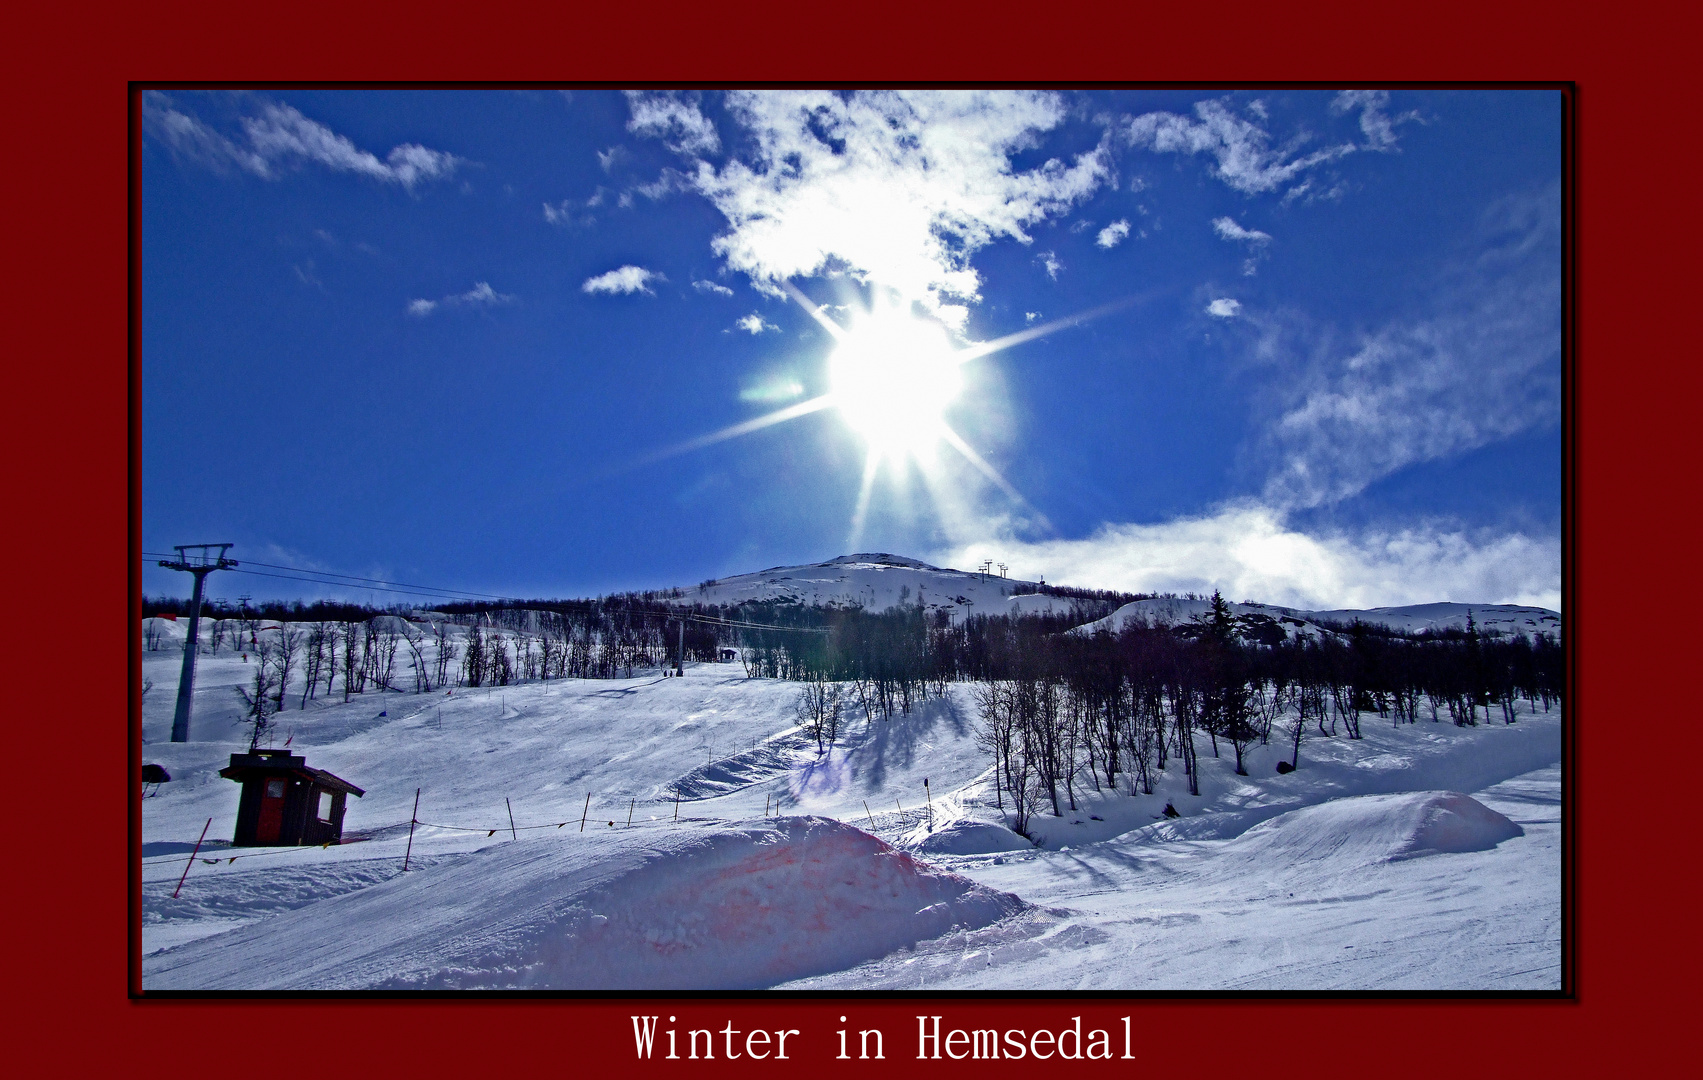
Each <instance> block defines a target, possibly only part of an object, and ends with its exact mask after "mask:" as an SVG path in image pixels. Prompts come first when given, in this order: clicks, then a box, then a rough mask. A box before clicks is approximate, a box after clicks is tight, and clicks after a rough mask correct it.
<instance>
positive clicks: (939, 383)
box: [634, 282, 1141, 539]
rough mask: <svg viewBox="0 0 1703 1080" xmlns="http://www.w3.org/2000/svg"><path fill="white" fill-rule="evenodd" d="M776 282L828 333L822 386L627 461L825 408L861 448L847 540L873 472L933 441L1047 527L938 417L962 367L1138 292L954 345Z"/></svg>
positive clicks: (928, 448) (878, 312)
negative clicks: (831, 307) (845, 321)
mask: <svg viewBox="0 0 1703 1080" xmlns="http://www.w3.org/2000/svg"><path fill="white" fill-rule="evenodd" d="M781 287H782V288H783V289H784V290H785V291H786V292H787V294H788V295H789V296H791V297H792V298H793V300H795V301H796V302H797V303H798V305H799V307H801V308H803V309H804V311H805V312H806V313H807V314H808V315H809V316H810V317H811V318H812V319H813V320H815V321H816V323H817V324H818V325H820V326H821V327H822V328H823V329H824V330H826V331H827V332H828V334H829V336H830V337H832V338H833V339H834V349H833V352H832V353H830V354H829V357H828V379H829V387H830V388H829V390H828V392H827V393H825V394H821V395H819V396H817V397H814V398H810V399H809V400H807V401H801V402H798V403H796V404H793V405H788V406H786V407H785V408H780V409H776V410H774V411H772V412H768V413H765V414H763V415H762V416H758V417H754V418H752V419H750V420H745V421H742V422H740V423H737V424H730V425H729V426H727V427H724V428H721V429H720V430H718V431H713V432H710V433H709V434H707V435H700V436H698V437H697V438H694V439H688V440H686V441H685V442H681V443H676V444H674V445H673V446H669V447H665V448H663V449H661V450H658V451H656V452H655V453H652V454H649V455H647V456H645V457H644V458H642V459H640V460H639V461H637V462H635V463H634V464H635V465H639V464H648V463H651V462H655V461H660V460H662V459H664V458H669V457H674V456H676V455H678V454H684V453H687V452H689V451H692V450H699V449H702V448H704V447H707V446H713V445H715V444H716V443H720V442H726V441H727V440H729V439H735V438H738V437H740V436H743V435H749V434H751V433H753V432H757V431H761V430H763V429H765V428H770V427H773V426H775V425H776V424H782V423H785V422H786V421H788V420H796V419H798V418H799V417H802V416H808V415H810V414H812V413H816V412H821V411H823V410H826V409H832V410H834V411H835V412H837V413H839V415H840V418H841V419H842V420H843V421H844V423H845V424H846V426H847V427H848V428H849V429H850V430H851V431H852V432H853V433H854V434H855V435H857V436H858V438H859V439H861V440H862V441H863V443H864V447H865V457H864V467H863V475H862V479H861V482H860V483H859V485H858V494H857V504H856V508H855V509H854V510H853V513H852V522H851V535H852V537H853V538H854V539H856V538H857V537H858V536H860V535H861V533H862V532H863V527H864V522H865V521H866V519H867V517H868V514H869V505H870V501H871V498H872V496H873V493H874V488H875V481H876V479H877V477H878V475H879V474H880V472H881V470H882V468H883V467H884V466H885V467H886V468H888V469H889V470H890V473H891V474H892V475H893V476H894V477H895V479H896V480H897V479H902V478H903V474H904V472H905V471H906V470H908V469H909V468H910V467H912V466H917V467H919V468H925V467H932V466H936V465H938V457H937V455H936V453H935V451H936V450H937V449H938V448H939V447H940V446H942V445H945V446H949V447H951V448H952V450H953V451H954V452H955V453H957V454H958V456H960V457H962V458H963V459H964V461H966V462H967V463H968V464H969V465H970V467H971V468H973V469H974V470H975V471H976V472H977V473H979V474H980V475H982V476H983V477H985V478H986V479H987V480H988V481H989V482H991V483H992V484H993V485H994V486H995V487H997V488H998V489H999V490H1000V491H1001V492H1002V493H1004V494H1005V496H1006V497H1007V498H1009V499H1010V500H1011V501H1012V502H1014V503H1015V504H1017V505H1018V506H1020V507H1022V508H1023V510H1024V511H1025V512H1027V513H1028V514H1030V515H1032V516H1033V517H1034V518H1035V520H1036V521H1037V522H1038V523H1039V524H1041V525H1042V526H1043V527H1044V528H1047V529H1048V530H1051V528H1052V524H1051V522H1049V521H1048V520H1047V519H1046V516H1045V515H1044V514H1042V513H1041V512H1040V511H1039V510H1038V509H1037V508H1036V507H1035V506H1034V505H1033V504H1032V503H1030V502H1029V500H1028V499H1026V498H1024V497H1023V494H1022V493H1021V492H1019V491H1018V490H1017V489H1016V487H1014V486H1013V485H1012V484H1011V482H1010V481H1008V480H1007V479H1006V478H1005V477H1004V476H1002V475H1001V474H1000V472H999V470H997V469H995V468H994V467H993V465H992V464H990V463H989V462H988V461H987V459H985V458H984V457H982V456H981V454H979V453H977V452H976V450H975V449H974V448H973V447H971V446H970V444H969V443H968V442H966V441H965V440H964V438H963V436H961V435H960V434H958V432H957V431H955V430H954V429H953V428H952V426H951V424H950V423H948V422H947V419H946V413H947V411H948V410H949V409H950V408H951V407H952V406H953V404H954V403H955V402H956V401H957V399H958V397H959V395H960V394H961V393H962V392H963V390H964V388H965V377H964V365H966V364H968V363H970V362H971V361H974V360H978V359H981V358H982V357H985V356H989V355H992V354H993V353H996V352H999V351H1000V350H1003V349H1008V348H1010V347H1012V346H1014V345H1019V344H1022V343H1024V342H1027V341H1033V340H1035V339H1036V338H1041V337H1045V336H1046V335H1048V334H1051V333H1054V332H1056V331H1059V330H1063V329H1066V328H1068V327H1072V326H1077V325H1080V324H1081V323H1084V322H1087V321H1088V320H1090V319H1094V318H1098V317H1100V316H1102V315H1105V314H1108V313H1110V312H1112V311H1116V310H1118V309H1120V308H1124V307H1128V306H1130V305H1131V304H1134V303H1137V302H1138V301H1139V300H1140V299H1141V297H1129V298H1126V299H1123V300H1119V301H1116V302H1114V303H1110V304H1105V305H1102V306H1100V307H1097V308H1093V309H1091V310H1088V311H1084V312H1081V313H1079V314H1076V315H1071V316H1068V317H1066V318H1063V319H1056V320H1053V321H1052V322H1048V323H1043V324H1042V325H1040V326H1034V327H1029V328H1027V329H1024V330H1020V331H1018V332H1016V333H1014V334H1008V335H1006V336H1004V337H1001V338H997V339H995V340H993V341H987V342H978V343H975V344H972V345H968V346H965V347H963V348H959V347H956V346H954V345H953V343H952V341H951V338H950V337H949V336H948V333H947V330H946V327H945V326H943V325H941V324H940V323H939V322H937V321H935V320H932V319H926V318H918V317H916V316H915V315H913V314H912V313H911V310H910V305H909V304H907V303H904V302H903V301H902V300H899V299H897V298H894V299H892V300H891V301H890V302H888V303H885V304H882V303H880V302H877V303H875V304H872V305H871V307H870V308H869V309H868V310H867V311H863V312H859V313H858V314H857V315H856V316H854V318H853V320H852V322H851V325H849V326H845V325H841V324H840V323H839V322H837V321H836V320H835V319H834V318H832V317H831V316H830V315H829V314H828V310H827V309H826V308H825V307H824V305H821V304H818V303H815V302H814V301H812V300H811V299H810V298H809V297H808V296H806V295H805V294H804V293H803V291H802V290H800V289H799V288H798V287H797V286H796V285H794V284H792V283H791V282H782V284H781ZM925 471H926V468H925ZM925 479H929V480H932V479H933V478H932V477H925ZM929 487H930V488H931V489H935V488H937V487H938V485H935V484H933V483H930V484H929Z"/></svg>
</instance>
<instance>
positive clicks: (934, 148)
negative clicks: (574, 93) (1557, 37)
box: [635, 90, 1111, 325]
mask: <svg viewBox="0 0 1703 1080" xmlns="http://www.w3.org/2000/svg"><path fill="white" fill-rule="evenodd" d="M726 101H727V110H728V113H729V115H730V116H731V117H732V118H733V119H734V121H735V122H737V123H738V124H739V125H740V126H741V127H742V128H743V129H745V131H746V132H748V133H749V135H750V143H751V147H752V148H751V150H750V151H749V152H748V153H747V154H745V155H743V156H742V158H736V159H735V160H731V161H729V162H727V163H726V164H725V165H724V166H722V167H721V168H720V169H717V168H715V167H713V166H711V165H710V164H708V163H705V162H699V163H698V164H697V166H696V173H695V175H694V177H693V180H692V182H693V184H694V186H695V187H696V188H697V190H698V191H699V192H700V193H702V194H703V195H704V196H705V197H706V198H708V199H709V200H710V202H711V203H712V204H713V205H714V206H715V207H716V208H717V209H718V210H719V211H721V213H722V214H723V216H725V217H726V218H727V220H728V223H729V229H728V231H727V232H725V233H723V234H722V235H721V236H719V237H717V238H716V240H715V250H716V252H717V253H718V254H720V255H722V256H723V257H725V258H726V260H727V265H728V267H729V268H730V269H733V270H737V271H739V272H741V273H743V274H746V275H747V276H748V277H749V278H750V279H751V280H752V282H753V283H754V284H755V285H757V286H758V287H759V288H764V289H767V290H771V291H772V290H774V289H776V287H777V286H778V283H780V282H782V281H785V280H787V279H789V278H796V277H802V276H808V275H812V274H818V273H823V272H826V271H832V270H840V271H844V272H846V273H849V274H851V275H853V276H855V277H857V278H858V279H859V280H862V281H865V282H871V283H875V284H879V285H883V286H887V287H889V288H892V289H895V290H897V291H898V292H899V293H900V294H901V295H903V296H906V297H909V298H912V299H915V300H919V301H920V302H922V303H923V304H924V306H926V307H927V308H929V309H930V310H932V311H933V312H934V313H935V314H936V315H937V316H938V317H940V318H941V319H943V320H946V321H949V322H952V323H954V324H955V325H962V322H963V319H964V318H965V317H966V316H967V315H968V309H967V307H966V306H965V304H967V303H973V302H975V301H976V300H979V299H980V293H979V289H980V284H981V279H980V277H979V275H978V274H977V272H976V271H975V269H974V268H973V267H971V265H970V261H969V260H970V257H971V255H973V254H974V253H975V252H976V251H977V250H979V249H980V248H982V247H985V246H986V245H988V244H990V243H992V242H993V241H995V240H996V239H1000V238H1009V239H1013V240H1016V241H1018V242H1020V243H1028V242H1029V240H1030V238H1029V235H1028V233H1027V232H1026V231H1025V227H1026V226H1028V225H1032V224H1035V223H1037V222H1040V221H1043V220H1046V219H1047V218H1049V217H1052V216H1055V215H1058V214H1062V213H1064V212H1065V211H1067V210H1068V209H1069V208H1070V207H1071V206H1072V205H1074V204H1075V203H1077V202H1078V201H1080V200H1081V199H1083V198H1085V197H1086V196H1087V195H1088V194H1090V193H1091V192H1093V191H1094V190H1095V189H1096V188H1097V187H1098V186H1099V185H1100V184H1101V183H1103V182H1105V181H1106V180H1108V179H1109V178H1110V177H1111V165H1110V161H1109V158H1108V155H1107V154H1106V153H1105V152H1104V148H1103V147H1100V148H1096V149H1094V150H1092V151H1090V152H1087V153H1084V154H1080V155H1078V156H1077V157H1076V158H1075V159H1074V161H1072V162H1070V163H1066V162H1064V161H1060V160H1058V159H1052V160H1049V161H1047V162H1046V163H1045V164H1043V165H1041V166H1040V167H1038V168H1035V169H1031V170H1028V171H1021V172H1020V171H1017V170H1014V169H1013V168H1012V165H1011V160H1010V157H1011V155H1012V154H1013V153H1015V152H1017V151H1018V150H1021V149H1026V148H1029V147H1032V146H1033V145H1034V144H1035V142H1036V140H1037V137H1038V136H1039V134H1041V133H1043V132H1046V131H1049V130H1051V129H1052V128H1054V127H1056V126H1057V125H1058V124H1059V123H1061V122H1062V121H1063V119H1064V116H1065V106H1064V103H1063V101H1062V100H1061V99H1060V98H1059V96H1058V95H1056V94H1052V93H1047V92H1040V91H1013V92H1007V91H982V90H977V91H963V90H926V91H893V90H879V91H858V92H853V93H848V94H840V93H835V92H832V91H827V90H806V91H740V92H732V93H729V94H728V95H727V99H726ZM646 115H647V116H648V115H649V113H647V114H646ZM637 117H638V113H637V112H635V122H636V121H637ZM649 123H650V122H649V121H647V125H649ZM683 123H685V122H683ZM685 126H690V125H689V124H685ZM950 301H957V302H950Z"/></svg>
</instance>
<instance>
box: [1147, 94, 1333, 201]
mask: <svg viewBox="0 0 1703 1080" xmlns="http://www.w3.org/2000/svg"><path fill="white" fill-rule="evenodd" d="M1194 112H1195V116H1196V117H1197V119H1194V120H1190V119H1189V118H1188V117H1186V116H1178V115H1177V114H1176V113H1168V112H1151V113H1144V114H1142V115H1141V116H1138V117H1136V118H1135V119H1133V120H1131V121H1130V122H1129V124H1128V125H1127V126H1126V127H1125V129H1124V136H1125V138H1127V139H1128V140H1129V142H1130V143H1131V144H1133V145H1135V146H1142V147H1146V148H1148V149H1150V150H1152V151H1154V152H1155V153H1161V154H1164V153H1176V154H1210V155H1211V156H1212V158H1213V159H1214V161H1215V162H1216V165H1215V166H1214V167H1213V170H1212V171H1213V174H1214V175H1215V176H1217V177H1218V178H1219V179H1220V180H1222V181H1224V182H1225V183H1226V184H1228V185H1230V186H1231V187H1232V188H1234V189H1236V190H1237V191H1240V192H1242V193H1244V194H1248V195H1254V194H1259V193H1260V192H1266V191H1274V190H1276V189H1277V188H1279V187H1282V186H1283V185H1285V184H1287V183H1289V182H1290V181H1291V180H1294V179H1296V178H1297V177H1299V176H1300V175H1301V174H1302V173H1303V172H1305V171H1307V170H1308V169H1311V168H1313V167H1314V166H1316V165H1320V164H1323V163H1324V162H1327V161H1333V160H1335V159H1337V158H1340V157H1342V156H1343V155H1345V154H1351V153H1353V152H1354V150H1355V147H1354V146H1353V145H1352V144H1343V145H1341V146H1329V147H1325V148H1324V149H1322V150H1316V151H1314V152H1313V153H1310V154H1303V155H1299V156H1297V150H1298V146H1297V142H1298V140H1293V141H1291V142H1290V143H1288V144H1285V145H1283V146H1280V147H1278V148H1276V149H1273V148H1272V146H1271V134H1270V133H1269V132H1267V131H1266V130H1265V129H1264V128H1262V127H1260V126H1259V125H1258V124H1256V123H1253V122H1252V121H1249V120H1244V119H1242V118H1241V117H1239V116H1237V115H1235V114H1234V113H1232V112H1231V111H1230V109H1229V107H1228V106H1227V105H1226V104H1225V103H1224V102H1223V101H1216V100H1215V101H1201V102H1196V103H1195V107H1194ZM1256 115H1258V114H1257V113H1256Z"/></svg>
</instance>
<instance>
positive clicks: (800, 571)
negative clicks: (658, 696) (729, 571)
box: [684, 552, 1075, 621]
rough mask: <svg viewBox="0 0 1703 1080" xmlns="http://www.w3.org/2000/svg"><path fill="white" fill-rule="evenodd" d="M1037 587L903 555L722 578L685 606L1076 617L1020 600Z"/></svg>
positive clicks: (1058, 603)
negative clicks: (1025, 589)
mask: <svg viewBox="0 0 1703 1080" xmlns="http://www.w3.org/2000/svg"><path fill="white" fill-rule="evenodd" d="M1032 584H1033V582H1026V581H1018V580H1015V579H1011V578H1002V577H998V576H996V575H992V574H978V573H973V572H966V571H963V570H951V569H942V568H940V567H937V566H930V565H928V564H927V563H925V562H919V561H918V560H916V559H910V558H906V557H904V556H902V555H888V554H885V553H879V552H865V553H861V554H857V555H842V556H840V557H839V558H837V559H829V560H828V561H827V562H821V563H812V564H810V565H808V566H777V567H774V568H772V569H769V570H763V571H759V572H758V573H755V574H740V575H739V576H737V577H729V578H720V579H718V580H716V581H711V582H706V583H704V584H703V585H700V586H698V587H697V588H693V589H687V590H685V593H686V595H685V597H684V601H685V602H686V603H700V604H726V605H734V604H743V603H749V602H753V601H760V602H765V603H782V604H800V605H805V606H816V607H830V608H850V607H862V608H864V609H865V610H868V611H885V610H886V609H887V608H890V607H894V606H896V605H899V604H905V605H916V604H921V605H922V606H923V607H924V608H926V609H927V610H929V611H946V612H949V613H950V614H951V616H952V618H953V619H954V620H955V621H962V620H963V619H964V618H965V617H966V616H967V615H971V614H978V615H1000V614H1006V613H1016V612H1021V613H1026V614H1027V613H1034V612H1040V611H1057V612H1060V613H1063V614H1069V613H1070V612H1072V611H1073V610H1075V605H1074V604H1073V603H1072V602H1071V601H1070V600H1068V599H1065V598H1061V597H1052V596H1042V595H1039V594H1034V593H1030V594H1027V595H1024V596H1015V595H1013V592H1014V590H1015V589H1016V588H1017V587H1018V586H1024V585H1032Z"/></svg>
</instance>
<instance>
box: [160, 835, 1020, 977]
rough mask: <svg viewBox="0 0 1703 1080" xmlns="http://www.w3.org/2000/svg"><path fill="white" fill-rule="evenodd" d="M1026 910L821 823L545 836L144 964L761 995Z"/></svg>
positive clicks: (163, 970) (166, 972) (171, 970)
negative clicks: (796, 980) (790, 982)
mask: <svg viewBox="0 0 1703 1080" xmlns="http://www.w3.org/2000/svg"><path fill="white" fill-rule="evenodd" d="M1026 907H1027V905H1025V904H1024V903H1023V902H1022V901H1021V900H1019V899H1018V898H1017V897H1015V896H1013V895H1011V894H1009V893H1001V892H996V891H994V890H991V889H988V888H986V887H984V886H981V885H977V884H975V883H974V882H972V881H970V880H968V879H966V878H962V877H959V876H957V875H955V874H949V873H944V872H941V871H937V870H934V869H932V868H930V867H927V866H925V865H922V864H919V863H917V862H916V861H914V860H913V859H912V858H911V856H910V855H908V854H906V853H904V852H901V851H898V850H896V849H894V848H892V847H891V846H889V845H888V844H886V843H884V842H883V841H881V840H879V839H877V838H876V837H873V836H871V835H869V834H868V833H865V832H863V831H861V830H859V829H856V828H853V827H851V826H849V825H844V824H841V823H840V822H837V821H832V820H829V819H825V818H815V817H801V818H786V819H782V820H780V821H775V822H764V823H761V824H746V825H743V826H733V827H729V826H726V825H718V826H711V827H706V828H703V829H698V830H690V831H663V830H655V831H651V830H632V831H619V832H615V833H604V834H601V835H599V834H590V835H586V836H583V837H582V836H580V835H578V834H574V835H571V836H569V835H563V836H560V837H558V836H548V837H544V838H542V839H536V840H528V841H522V842H519V843H509V844H504V845H498V846H495V847H491V848H487V849H484V850H481V851H478V852H475V853H473V854H472V855H469V856H467V857H465V858H462V859H459V860H456V861H454V862H452V863H449V864H447V865H442V866H438V867H434V868H432V869H429V870H426V871H423V872H421V873H418V874H414V873H410V874H408V875H406V876H398V877H396V878H394V879H392V880H390V881H388V882H385V883H384V884H382V885H376V886H373V887H371V888H368V889H365V890H362V891H360V892H356V893H350V894H347V895H343V896H338V897H333V898H331V899H328V900H324V901H321V902H320V903H317V904H313V905H311V906H309V907H307V908H303V909H300V910H296V911H291V912H287V913H284V914H280V915H277V916H275V917H273V918H269V919H267V920H265V921H264V922H262V923H260V924H257V925H254V926H250V927H245V928H242V929H239V930H234V931H231V932H229V933H226V934H222V935H219V936H216V937H211V938H205V939H202V940H200V941H196V942H192V943H190V944H187V945H184V946H181V947H179V948H176V949H169V950H166V951H164V952H161V953H158V954H155V955H154V956H151V957H149V958H148V959H147V960H146V961H144V985H145V986H146V988H147V989H150V990H162V989H176V988H184V989H190V988H193V989H268V990H270V989H280V990H281V989H357V988H368V989H387V990H433V989H504V988H528V989H646V990H714V989H753V988H759V987H765V986H771V985H774V984H775V983H778V982H781V981H784V980H787V979H793V978H800V977H803V976H807V975H814V974H822V973H826V972H830V971H837V970H841V969H843V968H847V967H851V966H853V965H856V964H859V963H862V962H864V961H867V960H870V959H874V958H877V957H880V956H883V955H886V954H887V953H890V952H892V951H894V950H895V949H899V948H902V947H905V946H908V945H912V944H914V943H916V942H918V941H922V940H925V939H929V938H934V937H938V936H940V935H941V934H944V933H947V932H949V931H951V930H954V929H974V928H978V927H983V926H986V925H988V924H990V923H993V922H996V921H998V920H1000V919H1002V918H1004V917H1005V916H1007V915H1010V914H1014V913H1016V912H1019V911H1022V910H1024V909H1025V908H1026Z"/></svg>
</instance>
